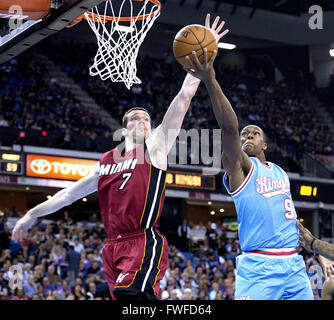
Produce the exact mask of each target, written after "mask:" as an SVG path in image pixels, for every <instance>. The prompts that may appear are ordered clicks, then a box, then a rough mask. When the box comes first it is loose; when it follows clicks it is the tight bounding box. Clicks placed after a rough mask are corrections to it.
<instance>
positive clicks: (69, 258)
mask: <svg viewBox="0 0 334 320" xmlns="http://www.w3.org/2000/svg"><path fill="white" fill-rule="evenodd" d="M66 262H67V264H68V267H67V274H68V276H69V279H70V283H69V286H70V287H71V288H72V287H73V286H74V282H75V279H76V278H77V276H78V274H79V271H80V254H79V253H78V252H76V251H74V247H73V246H70V250H69V252H68V253H67V254H66Z"/></svg>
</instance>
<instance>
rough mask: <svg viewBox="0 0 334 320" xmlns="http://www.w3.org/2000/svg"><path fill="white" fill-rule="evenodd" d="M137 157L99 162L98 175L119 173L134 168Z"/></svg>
mask: <svg viewBox="0 0 334 320" xmlns="http://www.w3.org/2000/svg"><path fill="white" fill-rule="evenodd" d="M137 162H138V159H129V160H125V161H124V162H120V163H114V164H113V165H111V164H101V165H100V172H99V176H106V175H110V174H114V173H119V172H122V171H125V170H134V169H135V167H136V165H137Z"/></svg>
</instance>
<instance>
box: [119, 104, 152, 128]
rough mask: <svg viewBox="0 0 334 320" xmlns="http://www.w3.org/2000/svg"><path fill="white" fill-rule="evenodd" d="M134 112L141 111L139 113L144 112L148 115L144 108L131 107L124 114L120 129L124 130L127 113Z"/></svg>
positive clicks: (126, 122)
mask: <svg viewBox="0 0 334 320" xmlns="http://www.w3.org/2000/svg"><path fill="white" fill-rule="evenodd" d="M134 110H141V111H144V112H146V113H147V114H148V115H150V114H149V113H148V111H147V109H145V108H142V107H133V108H131V109H130V110H128V111H127V112H125V114H124V116H123V118H122V127H123V128H126V125H127V124H128V115H129V113H130V112H132V111H134ZM150 118H151V117H150Z"/></svg>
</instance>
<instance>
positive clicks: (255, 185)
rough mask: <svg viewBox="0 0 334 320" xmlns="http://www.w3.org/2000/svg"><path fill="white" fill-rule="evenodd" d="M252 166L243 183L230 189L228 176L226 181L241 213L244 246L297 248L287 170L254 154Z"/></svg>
mask: <svg viewBox="0 0 334 320" xmlns="http://www.w3.org/2000/svg"><path fill="white" fill-rule="evenodd" d="M250 159H251V161H252V168H251V170H250V171H249V174H248V175H247V177H246V179H245V181H244V182H243V183H242V185H241V186H240V187H239V188H238V189H237V190H235V191H234V192H231V190H230V187H229V181H228V175H227V173H225V175H224V177H223V183H224V186H225V188H226V190H227V191H228V193H229V194H230V195H231V196H232V198H233V200H234V204H235V207H236V210H237V213H238V226H239V239H240V246H241V249H242V250H244V251H248V250H261V249H265V248H277V249H279V248H296V247H298V245H299V233H298V228H297V226H296V211H295V207H294V205H293V202H292V197H291V193H290V182H289V177H288V175H287V174H286V172H285V171H284V170H283V169H281V168H280V167H279V166H277V165H276V164H274V163H271V162H267V164H266V165H264V164H262V163H261V162H260V161H259V160H258V159H257V158H255V157H251V158H250Z"/></svg>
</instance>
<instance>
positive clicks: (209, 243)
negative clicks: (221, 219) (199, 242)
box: [205, 221, 218, 251]
mask: <svg viewBox="0 0 334 320" xmlns="http://www.w3.org/2000/svg"><path fill="white" fill-rule="evenodd" d="M215 228H216V224H214V223H211V221H209V222H208V227H207V231H206V233H205V243H206V247H207V248H210V249H212V250H214V251H215V250H216V249H217V236H218V235H217V232H216V230H215Z"/></svg>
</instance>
